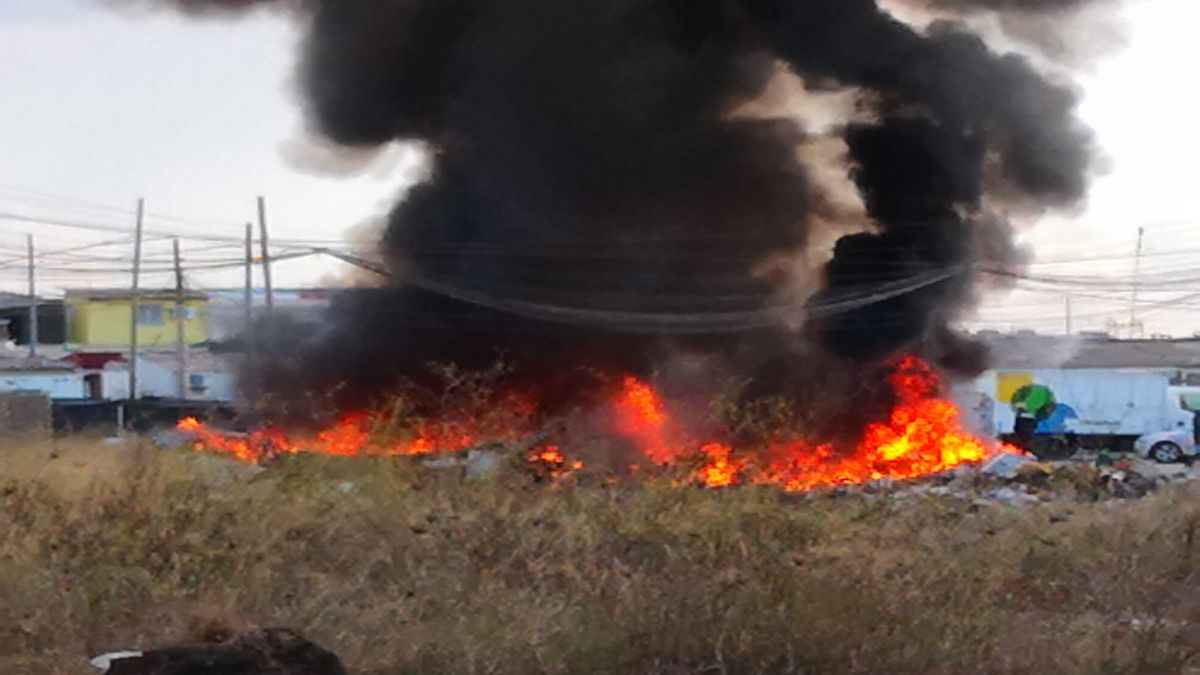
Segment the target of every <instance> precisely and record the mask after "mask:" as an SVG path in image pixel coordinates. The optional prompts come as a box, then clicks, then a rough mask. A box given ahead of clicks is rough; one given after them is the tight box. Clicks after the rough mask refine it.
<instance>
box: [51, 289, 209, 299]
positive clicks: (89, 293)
mask: <svg viewBox="0 0 1200 675" xmlns="http://www.w3.org/2000/svg"><path fill="white" fill-rule="evenodd" d="M65 297H66V299H67V300H128V299H129V298H131V297H133V291H131V290H130V289H128V288H68V289H67V290H66V293H65ZM138 297H139V298H142V299H151V300H163V299H166V300H174V299H175V289H174V288H143V289H140V290H138ZM183 297H184V299H185V300H207V299H208V294H207V293H204V292H202V291H192V290H185V291H184V292H183Z"/></svg>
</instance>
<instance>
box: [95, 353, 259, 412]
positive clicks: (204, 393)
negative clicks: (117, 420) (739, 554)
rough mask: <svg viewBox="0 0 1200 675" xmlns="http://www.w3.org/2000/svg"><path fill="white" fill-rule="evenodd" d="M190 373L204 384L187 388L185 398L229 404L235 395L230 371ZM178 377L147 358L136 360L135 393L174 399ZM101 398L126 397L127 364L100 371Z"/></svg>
mask: <svg viewBox="0 0 1200 675" xmlns="http://www.w3.org/2000/svg"><path fill="white" fill-rule="evenodd" d="M188 375H189V377H188V379H189V382H188V384H189V385H190V384H191V379H192V378H191V376H192V375H199V376H200V377H202V378H203V381H204V387H203V388H202V389H193V388H192V387H190V386H189V387H188V391H187V398H189V399H193V400H205V401H223V402H226V403H232V402H233V400H234V396H235V393H234V392H235V377H234V375H233V374H232V373H225V372H204V371H194V372H189V373H188ZM178 382H179V378H178V375H177V374H176V373H175V371H174V370H172V369H170V368H167V367H165V366H163V365H161V364H159V363H156V362H154V361H152V360H150V359H141V360H139V361H138V395H139V396H143V397H145V396H155V397H161V398H176V397H178V395H179V389H178ZM101 383H102V391H103V396H104V398H107V399H123V398H129V367H128V365H127V364H121V365H120V366H115V365H114V366H110V367H109V368H108V369H106V370H105V371H104V372H103V373H102V374H101Z"/></svg>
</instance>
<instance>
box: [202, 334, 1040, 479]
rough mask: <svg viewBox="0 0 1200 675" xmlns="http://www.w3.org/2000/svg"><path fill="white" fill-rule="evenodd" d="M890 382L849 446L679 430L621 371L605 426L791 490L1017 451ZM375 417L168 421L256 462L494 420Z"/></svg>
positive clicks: (705, 471)
mask: <svg viewBox="0 0 1200 675" xmlns="http://www.w3.org/2000/svg"><path fill="white" fill-rule="evenodd" d="M890 384H891V386H892V388H893V389H894V391H895V393H896V404H895V406H894V407H893V409H892V410H891V411H890V413H889V414H888V415H887V417H886V418H885V419H881V420H879V421H876V422H873V423H871V424H869V425H868V426H867V428H866V429H864V430H863V433H862V434H861V437H860V440H859V442H858V443H857V445H856V446H855V447H850V448H843V447H835V446H834V445H832V444H830V443H821V442H814V441H813V440H810V439H804V440H795V441H788V442H777V443H770V444H768V445H767V446H766V447H759V448H734V447H731V446H730V445H728V444H726V443H722V442H719V441H717V440H713V439H707V440H706V439H693V438H689V437H688V436H687V435H686V433H685V431H684V425H682V424H680V423H678V421H677V420H675V419H673V417H672V415H671V413H670V410H669V408H668V406H667V405H666V403H665V402H664V400H663V398H662V396H661V395H660V394H659V393H658V392H657V391H656V390H655V389H654V388H653V387H652V386H651V385H649V384H648V383H646V382H643V381H641V380H639V379H637V378H635V377H632V376H631V377H626V378H624V379H623V380H622V387H621V389H620V391H619V392H618V393H617V394H616V395H615V396H614V398H613V399H612V401H611V402H610V404H609V406H608V407H609V408H610V419H611V425H612V432H613V433H614V434H616V435H617V436H620V437H623V438H625V439H627V440H629V441H630V442H631V443H633V445H635V446H636V447H637V448H638V450H639V451H640V452H641V453H642V454H643V455H645V457H646V458H647V459H648V460H650V461H651V462H653V463H655V464H659V465H671V464H680V463H683V462H694V466H695V468H694V470H692V473H691V475H692V480H694V481H695V482H696V483H699V484H703V485H707V486H709V487H726V486H731V485H737V484H746V483H749V484H760V485H772V486H777V487H779V488H782V489H784V490H789V491H797V490H810V489H812V488H816V487H821V486H830V485H849V484H859V483H866V482H871V481H877V480H881V479H885V478H889V479H897V480H903V479H910V478H916V477H920V476H925V475H930V474H935V473H940V472H944V471H947V470H950V469H953V468H955V467H958V466H962V465H964V464H971V463H976V462H980V461H982V460H985V459H987V458H988V457H990V456H992V455H995V454H997V453H999V452H1019V451H1018V450H1017V449H1015V448H1012V447H1011V446H1005V445H998V444H996V443H993V442H989V441H985V440H983V439H980V438H978V437H976V436H974V435H972V434H971V433H969V432H968V431H966V430H965V429H964V428H963V426H962V421H961V414H960V411H959V409H958V407H957V406H956V405H955V404H954V403H953V402H951V401H949V400H947V399H944V398H940V397H939V396H938V392H939V391H940V389H941V382H940V381H939V378H938V376H937V374H936V373H935V372H934V371H933V369H932V368H931V367H930V366H929V365H928V364H926V363H925V362H924V361H921V360H920V359H918V358H916V357H907V358H904V359H901V360H900V361H899V362H897V364H896V365H895V367H894V369H893V372H892V375H891V377H890ZM533 414H534V409H533V408H526V407H521V408H520V409H519V411H518V412H517V414H514V415H512V416H510V419H518V418H524V420H525V421H522V422H518V423H517V424H518V425H524V426H526V427H529V428H532V424H531V423H530V422H529V421H528V420H530V419H531V418H532V417H533ZM385 422H386V420H384V419H383V418H382V416H379V415H373V414H369V413H362V412H356V413H350V414H346V415H344V416H343V417H342V418H341V419H340V420H339V421H338V422H337V423H336V424H334V425H332V426H330V427H329V428H327V429H324V430H321V431H318V432H316V433H313V434H307V435H302V436H296V435H292V434H288V433H286V432H284V431H283V430H281V429H279V428H274V427H268V428H265V429H262V430H258V431H254V432H252V433H249V434H233V433H222V432H219V431H216V430H214V429H211V428H209V427H208V426H206V425H205V424H203V423H202V422H200V421H199V420H197V419H195V418H187V419H185V420H183V421H181V422H180V423H179V425H178V428H179V430H180V431H183V432H186V433H187V434H188V435H190V436H191V438H192V439H193V440H192V444H193V446H194V447H195V448H196V449H198V450H206V451H212V452H220V453H224V454H227V455H230V456H232V457H235V458H237V459H239V460H242V461H246V462H256V463H257V462H262V461H263V460H264V459H269V458H271V457H273V456H277V455H281V454H299V453H316V454H325V455H333V456H343V457H348V456H356V455H382V456H420V455H429V454H434V453H439V452H456V451H462V450H466V449H470V448H472V447H475V446H476V445H477V444H478V443H479V441H480V440H482V441H492V440H495V435H494V432H495V430H494V429H491V430H488V429H481V428H475V427H473V426H472V425H470V424H467V425H455V424H443V425H419V426H418V431H419V432H418V433H416V434H415V435H413V436H412V437H410V438H407V439H406V440H396V438H395V435H394V434H391V435H389V434H386V433H378V430H379V429H381V428H384V429H386V428H387V425H386V424H385ZM509 435H510V436H511V435H512V434H509ZM524 459H525V461H526V462H527V463H528V464H529V465H530V466H531V467H534V469H535V471H536V473H538V474H539V475H544V476H551V477H558V476H562V475H566V474H568V473H572V472H577V471H580V470H582V469H583V468H584V464H583V462H580V461H577V460H574V461H573V460H570V459H568V457H567V455H566V454H565V453H564V452H563V451H562V449H561V448H560V446H558V445H540V446H538V447H536V448H533V449H531V450H528V451H526V454H525V455H524Z"/></svg>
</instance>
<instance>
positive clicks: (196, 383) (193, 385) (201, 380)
mask: <svg viewBox="0 0 1200 675" xmlns="http://www.w3.org/2000/svg"><path fill="white" fill-rule="evenodd" d="M188 389H191V390H192V391H194V392H202V391H204V390H206V389H208V381H207V379H206V378H205V377H204V375H202V374H200V373H190V374H189V375H188Z"/></svg>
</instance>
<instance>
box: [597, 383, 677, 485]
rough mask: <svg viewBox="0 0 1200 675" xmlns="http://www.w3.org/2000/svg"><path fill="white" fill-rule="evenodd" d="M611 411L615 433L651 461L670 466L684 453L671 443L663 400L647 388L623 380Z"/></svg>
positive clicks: (670, 424)
mask: <svg viewBox="0 0 1200 675" xmlns="http://www.w3.org/2000/svg"><path fill="white" fill-rule="evenodd" d="M613 408H614V413H615V415H614V418H615V419H614V422H615V424H614V426H615V431H616V433H617V434H619V435H621V436H624V437H626V438H628V439H629V440H631V441H633V443H634V444H635V445H636V446H637V448H638V450H640V451H641V452H642V454H643V455H645V456H646V457H647V458H649V459H650V461H652V462H654V463H655V464H670V463H672V462H673V461H675V460H677V459H679V458H680V457H681V456H682V455H684V454H685V450H684V448H683V447H682V446H681V445H680V444H678V443H675V442H672V437H674V436H675V435H676V430H675V428H674V424H673V423H672V421H671V419H670V417H668V415H667V412H666V406H664V405H663V401H662V398H661V397H660V396H659V395H658V392H656V391H654V388H653V387H651V386H650V385H648V384H646V383H645V382H642V381H641V380H639V379H637V378H636V377H632V376H631V377H626V378H625V380H624V382H623V387H622V390H621V393H620V395H619V396H618V397H617V399H616V401H615V402H614V403H613Z"/></svg>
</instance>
